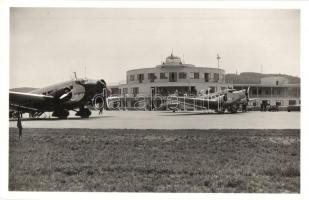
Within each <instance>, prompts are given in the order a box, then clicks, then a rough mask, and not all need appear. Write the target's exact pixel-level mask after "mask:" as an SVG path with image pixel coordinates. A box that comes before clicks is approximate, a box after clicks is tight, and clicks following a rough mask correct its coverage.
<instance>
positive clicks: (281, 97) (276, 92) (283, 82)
mask: <svg viewBox="0 0 309 200" xmlns="http://www.w3.org/2000/svg"><path fill="white" fill-rule="evenodd" d="M233 87H234V89H236V90H239V89H246V88H248V87H250V89H249V97H250V99H251V98H256V99H257V100H255V101H252V102H250V104H251V106H254V107H260V106H261V104H266V105H277V106H279V107H287V106H289V105H299V104H300V103H301V102H300V84H299V83H293V84H291V83H289V80H288V79H287V78H286V77H283V76H280V75H278V76H269V77H263V78H261V83H260V84H233Z"/></svg>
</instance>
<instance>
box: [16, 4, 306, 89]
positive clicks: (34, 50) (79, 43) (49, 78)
mask: <svg viewBox="0 0 309 200" xmlns="http://www.w3.org/2000/svg"><path fill="white" fill-rule="evenodd" d="M299 18H300V16H299V10H293V9H287V10H271V9H256V10H252V9H251V10H250V9H243V10H240V9H171V8H161V9H154V8H147V9H145V8H139V9H138V8H137V9H133V8H11V13H10V88H14V87H43V86H47V85H49V84H53V83H56V82H61V81H65V80H68V79H71V78H72V77H73V72H76V73H77V76H78V77H85V74H86V77H87V78H93V79H99V78H100V79H101V78H103V79H104V80H106V82H107V83H115V82H119V81H123V80H125V79H126V71H127V70H130V69H136V68H145V67H149V68H150V67H155V66H156V65H158V64H160V63H161V60H164V59H165V58H166V57H167V56H168V55H170V54H171V52H173V53H174V55H177V56H179V57H181V58H184V62H185V63H188V64H194V65H196V66H203V67H217V60H216V56H217V53H219V55H220V56H221V61H220V68H222V69H224V70H225V72H226V73H236V71H237V72H238V73H240V72H263V73H282V74H289V75H294V76H300V20H299ZM85 69H86V70H85ZM85 72H86V73H85Z"/></svg>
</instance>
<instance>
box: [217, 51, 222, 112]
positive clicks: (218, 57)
mask: <svg viewBox="0 0 309 200" xmlns="http://www.w3.org/2000/svg"><path fill="white" fill-rule="evenodd" d="M220 59H221V57H220V56H219V53H217V60H218V83H219V79H220V69H219V68H220V65H219V62H220ZM217 88H218V86H217ZM217 92H218V89H217ZM219 97H220V96H219ZM219 97H218V112H219V103H220V102H219V101H220V98H219Z"/></svg>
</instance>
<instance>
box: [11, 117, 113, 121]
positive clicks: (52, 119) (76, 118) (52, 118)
mask: <svg viewBox="0 0 309 200" xmlns="http://www.w3.org/2000/svg"><path fill="white" fill-rule="evenodd" d="M111 117H114V116H93V117H89V118H80V117H68V118H66V119H59V118H56V117H51V118H22V121H64V120H92V119H93V120H94V119H102V118H111ZM9 121H10V122H11V121H17V119H10V120H9Z"/></svg>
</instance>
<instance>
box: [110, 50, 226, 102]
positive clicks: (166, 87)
mask: <svg viewBox="0 0 309 200" xmlns="http://www.w3.org/2000/svg"><path fill="white" fill-rule="evenodd" d="M224 73H225V71H224V70H223V69H220V68H210V67H201V66H195V65H193V64H185V63H183V62H182V60H181V58H179V57H177V56H174V55H173V54H171V55H170V56H168V57H167V58H166V60H165V62H162V63H161V64H160V65H157V66H155V67H153V68H141V69H134V70H129V71H127V74H126V75H127V76H126V78H127V79H126V83H125V84H119V85H111V86H110V90H111V93H112V95H127V96H129V97H132V96H133V97H135V96H137V95H144V96H150V95H154V94H157V95H162V96H168V95H170V94H174V93H175V92H176V91H177V92H178V94H179V95H184V94H188V95H189V94H191V95H196V94H197V92H198V91H201V90H206V89H208V88H210V92H215V91H219V90H224V89H226V88H227V87H228V84H226V83H225V81H224Z"/></svg>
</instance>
